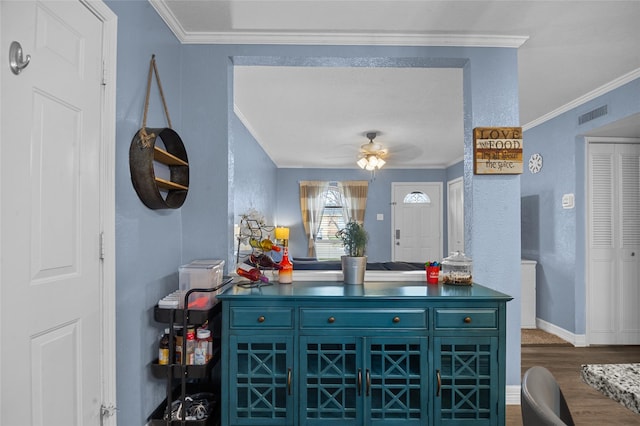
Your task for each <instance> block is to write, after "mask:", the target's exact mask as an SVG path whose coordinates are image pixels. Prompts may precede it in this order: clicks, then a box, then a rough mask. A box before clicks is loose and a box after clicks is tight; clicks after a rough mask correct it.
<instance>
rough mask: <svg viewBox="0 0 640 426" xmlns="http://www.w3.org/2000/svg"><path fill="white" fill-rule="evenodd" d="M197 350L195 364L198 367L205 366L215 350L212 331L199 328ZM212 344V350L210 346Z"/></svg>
mask: <svg viewBox="0 0 640 426" xmlns="http://www.w3.org/2000/svg"><path fill="white" fill-rule="evenodd" d="M196 340H197V342H196V350H195V357H194V360H195V361H194V363H195V364H196V365H205V364H206V363H207V362H209V359H210V358H211V352H210V351H211V350H212V349H213V341H212V340H211V330H207V329H206V328H199V329H198V331H197V333H196ZM210 344H211V348H209V345H210Z"/></svg>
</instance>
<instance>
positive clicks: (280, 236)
mask: <svg viewBox="0 0 640 426" xmlns="http://www.w3.org/2000/svg"><path fill="white" fill-rule="evenodd" d="M288 239H289V228H276V240H288Z"/></svg>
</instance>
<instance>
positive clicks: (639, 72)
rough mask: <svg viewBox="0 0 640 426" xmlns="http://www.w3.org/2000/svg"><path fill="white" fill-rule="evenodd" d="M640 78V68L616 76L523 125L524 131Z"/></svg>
mask: <svg viewBox="0 0 640 426" xmlns="http://www.w3.org/2000/svg"><path fill="white" fill-rule="evenodd" d="M637 78H640V68H638V69H635V70H633V71H631V72H629V73H627V74H625V75H623V76H621V77H618V78H616V79H615V80H613V81H610V82H609V83H607V84H603V85H602V86H600V87H598V88H597V89H595V90H592V91H591V92H589V93H587V94H585V95H583V96H580V97H579V98H577V99H574V100H573V101H571V102H569V103H567V104H565V105H563V106H561V107H560V108H556V109H554V110H553V111H551V112H549V113H547V114H545V115H543V116H542V117H540V118H537V119H535V120H533V121H530V122H529V123H527V124H524V125H523V126H522V131H526V130H529V129H532V128H534V127H536V126H539V125H541V124H542V123H544V122H546V121H549V120H551V119H552V118H555V117H557V116H559V115H561V114H564V113H565V112H568V111H571V110H572V109H574V108H577V107H579V106H580V105H582V104H584V103H587V102H589V101H591V100H593V99H596V98H597V97H598V96H602V95H604V94H605V93H608V92H611V91H612V90H614V89H617V88H618V87H621V86H624V85H625V84H627V83H629V82H631V81H633V80H635V79H637Z"/></svg>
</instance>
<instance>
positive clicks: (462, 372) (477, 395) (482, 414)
mask: <svg viewBox="0 0 640 426" xmlns="http://www.w3.org/2000/svg"><path fill="white" fill-rule="evenodd" d="M435 344H436V351H435V354H436V361H435V362H436V376H437V382H438V383H437V389H436V406H437V410H436V411H437V412H439V414H440V418H441V424H456V425H458V424H467V423H468V424H473V425H485V424H486V425H490V424H495V422H496V414H497V407H498V391H497V387H496V386H495V383H496V381H497V378H498V338H497V337H460V338H437V339H436V340H435Z"/></svg>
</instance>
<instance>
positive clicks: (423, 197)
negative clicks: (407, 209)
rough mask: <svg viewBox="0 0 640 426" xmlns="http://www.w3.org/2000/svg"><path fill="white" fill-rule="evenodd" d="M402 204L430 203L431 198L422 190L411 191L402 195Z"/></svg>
mask: <svg viewBox="0 0 640 426" xmlns="http://www.w3.org/2000/svg"><path fill="white" fill-rule="evenodd" d="M402 202H403V203H404V204H431V198H429V196H428V195H427V194H425V193H424V192H420V191H413V192H410V193H408V194H407V195H405V196H404V200H402Z"/></svg>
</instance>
